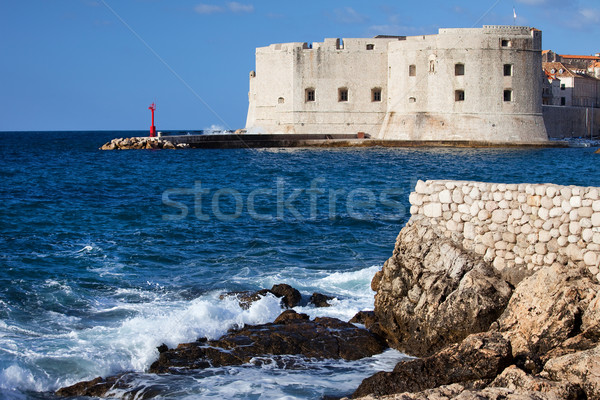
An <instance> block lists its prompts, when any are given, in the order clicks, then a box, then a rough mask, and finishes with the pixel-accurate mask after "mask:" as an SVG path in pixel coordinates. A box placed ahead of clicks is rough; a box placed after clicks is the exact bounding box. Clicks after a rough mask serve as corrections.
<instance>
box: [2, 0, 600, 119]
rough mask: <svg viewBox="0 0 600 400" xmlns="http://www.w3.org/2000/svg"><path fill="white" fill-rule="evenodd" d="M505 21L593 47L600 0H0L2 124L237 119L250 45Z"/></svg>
mask: <svg viewBox="0 0 600 400" xmlns="http://www.w3.org/2000/svg"><path fill="white" fill-rule="evenodd" d="M513 10H515V11H516V14H517V18H516V21H515V20H514V19H513V18H514V15H513ZM515 23H516V25H523V26H531V27H535V28H538V29H541V30H542V31H543V47H544V49H551V50H553V51H555V52H557V53H559V54H581V55H590V54H595V53H599V52H600V41H599V40H598V38H599V37H600V1H599V0H420V1H414V0H410V1H407V0H396V1H390V0H388V1H381V0H369V1H366V0H349V1H341V0H318V1H316V0H302V1H290V0H277V1H272V0H239V1H218V0H0V131H32V130H37V131H72V130H145V129H149V126H150V116H151V114H150V111H149V110H148V106H149V105H150V104H151V103H152V102H155V103H156V107H157V110H156V115H155V125H156V127H157V129H158V130H200V129H209V128H211V127H212V128H216V129H238V128H243V127H244V125H245V121H246V113H247V108H248V74H249V72H250V71H252V70H253V69H254V65H255V64H254V52H255V48H256V47H262V46H268V45H269V44H271V43H285V42H308V43H312V42H321V41H323V39H324V38H338V37H340V38H353V37H354V38H355V37H373V36H375V35H378V34H388V35H407V36H410V35H423V34H435V33H437V30H438V29H439V28H472V27H481V26H483V25H513V24H515Z"/></svg>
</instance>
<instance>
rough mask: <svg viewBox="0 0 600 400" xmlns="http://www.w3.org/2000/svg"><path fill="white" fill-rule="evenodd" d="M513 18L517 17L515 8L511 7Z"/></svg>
mask: <svg viewBox="0 0 600 400" xmlns="http://www.w3.org/2000/svg"><path fill="white" fill-rule="evenodd" d="M513 18H514V19H517V10H515V8H514V7H513Z"/></svg>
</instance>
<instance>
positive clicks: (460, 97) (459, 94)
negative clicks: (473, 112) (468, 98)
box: [454, 90, 465, 101]
mask: <svg viewBox="0 0 600 400" xmlns="http://www.w3.org/2000/svg"><path fill="white" fill-rule="evenodd" d="M454 101H465V91H464V90H456V91H454Z"/></svg>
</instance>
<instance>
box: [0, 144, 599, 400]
mask: <svg viewBox="0 0 600 400" xmlns="http://www.w3.org/2000/svg"><path fill="white" fill-rule="evenodd" d="M132 135H134V133H132V132H53V133H36V132H26V133H0V177H1V179H0V199H1V200H2V204H1V207H0V397H8V398H45V397H48V396H50V392H51V391H53V390H55V389H57V388H58V387H60V386H64V385H67V384H72V383H75V382H77V381H80V380H84V379H92V378H94V377H96V376H99V375H102V376H106V375H108V374H114V373H117V372H120V371H136V372H139V375H137V378H136V379H138V380H139V384H140V385H146V386H152V385H154V386H155V387H161V388H162V393H163V397H171V398H186V397H187V398H211V397H212V398H319V397H320V396H322V395H324V394H325V395H338V396H341V395H347V394H349V393H350V392H351V391H352V390H353V389H354V388H355V387H356V386H358V384H359V383H360V381H361V380H362V379H363V378H365V377H366V376H368V375H370V374H372V373H374V372H375V371H377V370H382V369H388V370H389V369H391V368H393V366H394V364H395V362H397V360H398V359H400V358H401V357H402V356H401V355H400V354H399V353H396V352H394V351H388V352H386V353H384V354H383V355H380V356H377V357H374V358H371V359H368V360H362V361H358V362H333V361H321V362H312V363H306V364H305V367H304V368H298V369H296V370H292V371H281V370H278V369H277V368H275V367H274V366H273V367H270V366H269V365H265V364H263V365H262V366H260V367H258V366H253V365H248V366H243V367H235V368H233V367H232V368H216V369H209V370H205V371H200V372H196V373H191V374H188V375H181V376H154V375H149V374H144V373H143V371H145V369H146V368H147V367H148V366H149V365H150V364H151V363H152V361H154V360H155V359H156V357H157V356H158V352H157V351H156V346H158V345H160V344H161V343H166V344H168V345H169V346H175V345H176V344H177V343H179V342H184V341H193V340H195V339H196V338H197V337H200V336H208V337H210V338H216V337H218V336H219V335H221V334H223V333H224V332H225V331H226V330H227V329H228V328H229V327H231V326H232V325H234V324H240V323H249V324H256V323H264V322H270V321H272V320H273V319H274V318H275V317H276V316H277V315H278V314H279V313H280V312H281V307H280V305H279V302H278V301H277V299H275V298H272V297H267V298H264V299H263V300H261V301H259V302H257V303H256V304H255V305H254V306H253V307H251V308H250V309H249V310H242V309H241V308H239V306H238V305H237V303H236V302H235V301H233V300H220V299H219V295H220V294H221V293H223V292H225V291H234V290H256V289H260V288H265V287H271V286H272V285H273V284H276V283H288V284H291V285H292V286H294V287H296V288H298V289H299V290H300V291H301V292H302V294H303V295H305V296H307V297H308V296H310V294H311V293H312V292H314V291H318V292H321V293H325V294H328V295H332V296H336V297H337V299H336V300H335V301H334V304H333V306H332V307H330V308H324V309H315V308H312V307H310V306H303V307H299V308H298V310H299V311H302V312H306V313H308V314H310V315H311V316H318V315H319V316H320V315H327V316H334V317H339V318H342V319H349V318H351V317H352V316H353V315H354V314H355V313H356V312H357V311H360V310H362V309H372V307H373V292H372V291H371V290H370V280H371V278H372V276H373V274H374V273H375V272H376V271H377V270H379V269H380V268H381V266H382V265H383V263H384V261H385V260H386V259H387V258H388V257H389V256H390V255H391V252H392V249H393V245H394V241H395V238H396V236H397V234H398V232H399V230H400V229H401V228H402V226H403V224H404V223H405V222H406V220H407V219H408V208H409V207H408V195H409V193H410V190H411V189H412V188H413V187H414V185H415V183H416V181H417V179H460V180H481V181H489V182H505V183H519V182H533V183H546V182H552V183H558V184H565V185H570V184H573V185H582V186H600V173H599V172H598V169H599V168H598V167H599V166H600V156H599V155H597V154H593V152H594V150H595V149H594V148H570V149H533V150H532V149H510V150H507V149H379V148H373V149H335V150H328V149H318V150H314V149H313V150H311V149H293V150H284V149H279V150H278V149H275V150H273V149H271V150H259V149H254V150H251V149H245V150H244V149H242V150H178V151H168V150H163V151H149V150H143V151H99V150H98V147H99V146H101V145H102V144H103V143H105V142H106V141H108V140H110V139H112V138H114V137H121V136H132Z"/></svg>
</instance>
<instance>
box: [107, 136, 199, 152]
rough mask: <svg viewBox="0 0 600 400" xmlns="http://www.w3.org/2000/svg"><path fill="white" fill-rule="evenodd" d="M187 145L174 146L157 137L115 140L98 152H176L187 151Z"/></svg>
mask: <svg viewBox="0 0 600 400" xmlns="http://www.w3.org/2000/svg"><path fill="white" fill-rule="evenodd" d="M189 147H190V145H189V144H187V143H177V144H174V143H172V142H171V141H169V140H166V139H163V138H159V137H131V138H116V139H113V140H111V141H110V142H106V143H105V144H103V145H102V146H101V147H100V149H99V150H162V149H165V150H176V149H187V148H189Z"/></svg>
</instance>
